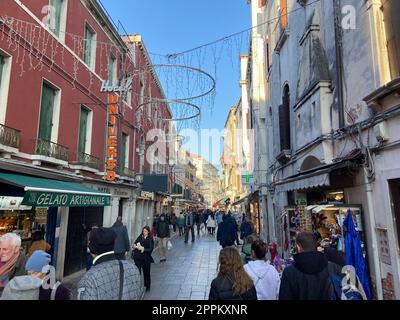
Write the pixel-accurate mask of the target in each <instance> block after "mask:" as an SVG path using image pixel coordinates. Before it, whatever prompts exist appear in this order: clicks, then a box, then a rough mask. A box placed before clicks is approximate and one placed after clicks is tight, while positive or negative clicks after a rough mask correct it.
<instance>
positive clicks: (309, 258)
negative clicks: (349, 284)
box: [279, 232, 341, 300]
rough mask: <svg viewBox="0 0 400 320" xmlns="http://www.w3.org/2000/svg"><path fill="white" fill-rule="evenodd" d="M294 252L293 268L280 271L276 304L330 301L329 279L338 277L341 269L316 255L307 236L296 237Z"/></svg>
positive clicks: (305, 234)
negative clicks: (331, 276) (335, 275)
mask: <svg viewBox="0 0 400 320" xmlns="http://www.w3.org/2000/svg"><path fill="white" fill-rule="evenodd" d="M296 249H297V254H296V255H295V256H294V264H293V265H291V266H289V267H287V268H286V269H285V270H284V271H283V275H282V279H281V286H280V290H279V300H330V299H331V297H332V293H333V291H332V290H333V285H332V283H331V280H330V275H331V274H332V273H337V274H339V275H340V274H341V268H340V267H339V266H338V265H336V264H334V263H331V262H328V260H327V259H326V257H325V255H324V254H323V253H321V252H318V250H317V241H316V238H315V236H314V235H313V234H312V233H311V232H300V233H299V234H298V235H297V236H296Z"/></svg>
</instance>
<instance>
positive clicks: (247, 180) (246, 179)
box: [242, 173, 254, 186]
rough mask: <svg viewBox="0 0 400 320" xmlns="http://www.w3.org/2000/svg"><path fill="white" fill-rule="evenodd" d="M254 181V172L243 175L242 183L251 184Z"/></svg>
mask: <svg viewBox="0 0 400 320" xmlns="http://www.w3.org/2000/svg"><path fill="white" fill-rule="evenodd" d="M253 182H254V175H253V174H252V173H246V174H244V175H242V184H243V185H247V186H248V185H251V184H252V183H253Z"/></svg>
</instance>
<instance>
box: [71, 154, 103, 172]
mask: <svg viewBox="0 0 400 320" xmlns="http://www.w3.org/2000/svg"><path fill="white" fill-rule="evenodd" d="M76 164H77V165H81V166H86V167H89V168H92V169H97V170H98V169H99V168H100V159H99V158H96V157H94V156H92V155H90V154H86V153H83V152H79V153H78V161H77V162H76Z"/></svg>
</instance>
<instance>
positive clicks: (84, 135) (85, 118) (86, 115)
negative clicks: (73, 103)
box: [78, 107, 89, 153]
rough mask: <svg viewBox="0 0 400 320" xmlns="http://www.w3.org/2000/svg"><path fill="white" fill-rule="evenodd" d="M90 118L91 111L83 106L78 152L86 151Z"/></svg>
mask: <svg viewBox="0 0 400 320" xmlns="http://www.w3.org/2000/svg"><path fill="white" fill-rule="evenodd" d="M88 118H89V111H88V110H87V109H85V108H83V107H82V108H81V118H80V121H79V143H78V152H80V153H86V143H87V140H86V138H87V129H88V128H87V126H88Z"/></svg>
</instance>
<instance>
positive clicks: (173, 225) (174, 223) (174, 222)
mask: <svg viewBox="0 0 400 320" xmlns="http://www.w3.org/2000/svg"><path fill="white" fill-rule="evenodd" d="M176 221H177V217H176V215H175V213H173V214H172V217H171V224H172V228H173V229H174V232H176Z"/></svg>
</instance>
